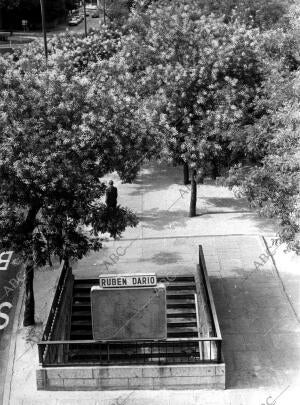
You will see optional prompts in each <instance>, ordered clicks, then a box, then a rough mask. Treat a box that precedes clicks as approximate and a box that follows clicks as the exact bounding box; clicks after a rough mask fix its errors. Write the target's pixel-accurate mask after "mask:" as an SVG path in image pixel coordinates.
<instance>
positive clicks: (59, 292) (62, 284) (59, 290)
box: [38, 261, 72, 352]
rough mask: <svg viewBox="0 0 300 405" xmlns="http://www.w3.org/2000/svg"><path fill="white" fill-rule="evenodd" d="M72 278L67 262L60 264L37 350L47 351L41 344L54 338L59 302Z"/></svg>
mask: <svg viewBox="0 0 300 405" xmlns="http://www.w3.org/2000/svg"><path fill="white" fill-rule="evenodd" d="M71 277H72V269H71V268H70V266H69V263H68V262H67V261H62V264H61V273H60V276H59V279H58V283H57V286H56V290H55V294H54V298H53V301H52V305H51V309H50V312H49V315H48V318H47V322H46V326H45V329H44V332H43V336H42V340H41V341H40V342H39V343H38V346H39V347H38V350H39V352H40V351H42V352H43V351H44V350H47V347H48V346H47V345H43V344H42V342H44V341H46V342H48V341H51V339H53V338H54V334H55V331H56V324H57V321H58V314H59V311H60V309H61V302H62V300H63V298H64V293H65V291H66V287H67V285H68V280H69V279H70V278H71Z"/></svg>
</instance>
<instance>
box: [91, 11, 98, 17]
mask: <svg viewBox="0 0 300 405" xmlns="http://www.w3.org/2000/svg"><path fill="white" fill-rule="evenodd" d="M92 18H99V11H98V10H97V11H95V12H94V13H93V14H92Z"/></svg>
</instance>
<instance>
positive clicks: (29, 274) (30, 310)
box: [19, 204, 40, 326]
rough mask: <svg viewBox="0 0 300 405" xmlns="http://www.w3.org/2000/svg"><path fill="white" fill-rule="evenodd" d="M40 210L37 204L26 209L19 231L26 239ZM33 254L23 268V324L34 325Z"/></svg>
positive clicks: (30, 236)
mask: <svg viewBox="0 0 300 405" xmlns="http://www.w3.org/2000/svg"><path fill="white" fill-rule="evenodd" d="M39 210H40V206H39V205H38V204H33V205H32V206H31V207H30V208H29V211H28V214H27V217H26V219H25V221H24V223H23V224H22V225H21V226H20V230H19V231H20V233H21V234H23V235H24V236H25V235H26V236H27V238H28V240H30V238H32V232H33V231H34V228H35V225H36V223H35V221H36V216H37V214H38V212H39ZM33 271H34V261H33V256H31V257H29V258H28V260H27V263H26V268H25V309H24V321H23V325H24V326H30V325H34V323H35V321H34V295H33Z"/></svg>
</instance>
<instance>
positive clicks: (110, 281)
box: [99, 273, 157, 288]
mask: <svg viewBox="0 0 300 405" xmlns="http://www.w3.org/2000/svg"><path fill="white" fill-rule="evenodd" d="M99 282H100V287H102V288H118V287H119V288H120V287H127V288H128V287H153V286H156V284H157V280H156V275H155V274H151V273H150V274H149V273H148V274H139V273H136V274H101V275H100V276H99Z"/></svg>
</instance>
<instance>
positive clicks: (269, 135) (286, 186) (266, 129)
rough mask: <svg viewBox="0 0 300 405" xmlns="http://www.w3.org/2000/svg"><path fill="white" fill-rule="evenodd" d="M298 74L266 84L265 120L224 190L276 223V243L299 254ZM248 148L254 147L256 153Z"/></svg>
mask: <svg viewBox="0 0 300 405" xmlns="http://www.w3.org/2000/svg"><path fill="white" fill-rule="evenodd" d="M299 84H300V77H299V73H298V72H297V73H295V76H294V77H292V75H289V76H287V77H286V78H285V80H284V79H283V78H281V80H278V76H273V77H272V79H270V81H269V82H268V83H267V86H266V87H267V88H266V92H265V94H266V96H267V98H266V100H265V103H266V106H267V108H268V111H269V115H268V118H267V119H266V117H262V118H261V119H260V120H259V121H257V122H256V123H255V125H254V126H253V127H252V130H251V131H250V129H249V130H248V136H247V138H246V139H247V141H246V142H245V148H246V149H247V154H248V156H251V155H252V156H253V154H254V155H255V159H252V162H251V161H250V164H249V162H248V164H246V165H239V166H237V167H234V168H232V169H231V171H230V174H229V178H228V181H227V184H228V185H229V186H230V187H238V188H237V190H238V195H240V196H244V197H246V198H247V199H248V201H249V203H250V204H251V206H252V207H254V208H256V209H257V210H258V212H259V213H260V214H261V215H263V216H267V217H271V218H275V219H276V221H277V224H278V235H279V239H280V241H281V242H285V243H287V247H288V249H293V250H295V251H296V252H297V253H298V254H300V239H299V238H297V237H296V235H297V234H299V232H300V199H299V196H300V138H299V126H300V120H299V107H300V98H299ZM253 145H256V147H255V149H256V148H257V149H259V153H258V151H257V150H255V149H254V148H253Z"/></svg>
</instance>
